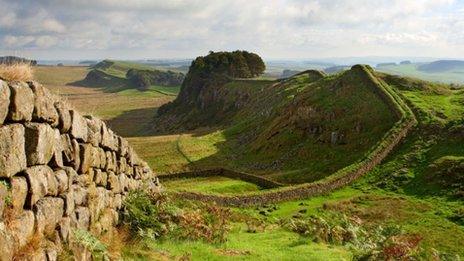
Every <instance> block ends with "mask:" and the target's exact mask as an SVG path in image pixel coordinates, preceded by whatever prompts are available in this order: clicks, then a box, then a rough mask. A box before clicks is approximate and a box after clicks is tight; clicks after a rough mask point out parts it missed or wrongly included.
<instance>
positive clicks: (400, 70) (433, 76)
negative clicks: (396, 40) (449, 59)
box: [376, 63, 464, 84]
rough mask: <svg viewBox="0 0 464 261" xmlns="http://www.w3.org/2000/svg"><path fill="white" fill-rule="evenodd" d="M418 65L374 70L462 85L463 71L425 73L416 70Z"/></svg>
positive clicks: (463, 79)
mask: <svg viewBox="0 0 464 261" xmlns="http://www.w3.org/2000/svg"><path fill="white" fill-rule="evenodd" d="M419 65H420V64H414V63H413V64H400V65H388V66H381V67H378V68H376V69H377V70H379V71H381V72H386V73H391V74H397V75H401V76H409V77H415V78H419V79H423V80H427V81H433V82H445V83H460V84H462V83H464V71H462V70H451V71H446V72H439V73H427V72H422V71H420V70H418V69H417V66H419Z"/></svg>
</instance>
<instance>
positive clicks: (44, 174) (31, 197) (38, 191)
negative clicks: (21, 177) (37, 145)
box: [25, 165, 53, 209]
mask: <svg viewBox="0 0 464 261" xmlns="http://www.w3.org/2000/svg"><path fill="white" fill-rule="evenodd" d="M50 174H51V175H53V170H52V169H50V167H48V166H45V165H40V166H33V167H30V168H27V169H26V171H25V176H26V179H27V180H28V183H29V191H28V196H27V199H26V207H27V208H28V209H31V208H32V207H33V206H34V205H35V204H36V203H37V201H39V200H40V199H41V198H43V197H45V196H46V195H47V194H48V177H49V176H50Z"/></svg>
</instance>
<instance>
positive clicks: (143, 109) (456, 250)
mask: <svg viewBox="0 0 464 261" xmlns="http://www.w3.org/2000/svg"><path fill="white" fill-rule="evenodd" d="M87 72H88V68H87V67H53V66H50V67H48V66H47V67H45V66H43V67H42V66H39V67H36V73H35V74H36V79H37V80H38V81H40V82H41V83H42V84H44V85H46V86H47V87H48V88H50V89H51V90H52V91H53V92H55V93H57V94H59V95H61V96H62V97H64V98H65V99H66V100H67V101H68V102H69V103H70V104H72V105H73V106H74V107H75V108H76V109H78V110H80V111H82V112H83V113H89V114H94V115H96V116H99V117H101V118H103V119H105V120H106V121H107V122H108V123H109V124H110V126H111V127H112V128H113V129H114V130H115V131H116V132H117V133H119V134H121V135H122V136H126V137H129V138H128V140H129V142H130V144H131V145H132V146H133V147H134V148H135V150H136V151H137V152H138V154H139V155H140V156H141V157H142V158H143V159H145V160H146V161H147V162H148V163H149V165H150V166H151V167H152V168H153V169H154V171H155V172H157V173H163V174H164V173H172V172H179V171H185V170H191V169H195V168H208V167H215V166H228V167H233V168H236V167H237V168H240V166H243V165H242V164H243V163H244V161H243V160H241V159H240V158H237V156H231V155H236V154H234V153H237V151H230V150H228V148H234V147H233V146H232V147H224V146H223V145H224V143H225V142H228V140H229V139H230V137H231V133H232V134H233V133H234V131H241V129H240V128H239V127H240V126H239V127H237V128H235V129H232V130H224V129H218V128H203V129H199V130H195V131H190V132H185V133H174V134H168V135H153V134H152V133H151V130H150V127H151V122H152V119H153V117H154V113H155V112H156V110H157V108H158V107H159V106H160V105H162V104H164V103H166V102H168V101H171V100H173V99H174V97H175V96H174V95H176V92H177V91H178V89H172V88H169V89H166V88H162V87H155V86H154V87H152V88H151V89H150V90H149V91H147V92H139V91H137V90H122V91H117V92H107V91H106V90H105V89H99V88H89V87H78V86H73V85H70V84H72V83H74V82H76V81H79V80H82V79H83V78H84V77H85V75H86V73H87ZM115 74H116V72H115ZM234 84H235V85H237V86H235V85H234V86H235V87H237V88H238V87H240V86H239V85H240V84H238V83H234ZM390 84H391V85H393V86H396V85H395V84H396V83H394V82H391V83H390ZM408 84H409V83H408ZM234 86H232V87H234ZM248 87H249V86H248ZM395 88H397V90H399V92H400V93H401V94H402V95H403V96H404V97H405V98H406V99H407V100H408V102H409V103H410V104H411V105H412V106H413V108H414V111H415V113H416V114H417V116H418V118H419V120H420V126H421V128H422V126H425V127H424V128H423V129H421V128H418V129H417V130H415V131H414V132H413V133H412V134H411V135H410V137H408V139H407V140H406V141H405V142H404V143H403V144H401V146H400V147H399V148H397V149H396V150H395V151H394V153H393V154H392V155H390V156H389V157H388V158H387V159H386V160H385V161H384V162H383V163H382V164H381V165H380V166H378V167H376V168H375V169H374V170H373V171H371V172H369V173H368V174H367V175H366V176H365V177H363V178H362V179H360V180H358V181H357V182H355V183H353V184H352V185H350V186H347V187H345V188H343V189H339V190H337V191H335V192H333V193H330V194H327V195H323V196H318V197H313V198H310V199H306V200H298V201H290V202H282V203H278V204H271V205H265V206H259V207H246V208H231V211H232V215H231V223H230V231H229V233H228V235H227V241H226V242H222V243H209V242H205V241H202V240H179V239H176V238H170V237H166V238H163V239H159V240H158V239H156V240H150V239H142V240H140V239H138V240H135V241H131V240H128V241H127V242H124V244H125V246H123V247H122V249H123V251H122V257H123V258H124V259H126V260H169V259H192V260H237V259H238V260H244V259H246V260H257V259H259V260H275V259H278V260H295V259H301V257H302V256H304V258H305V259H311V260H351V259H353V258H354V257H358V258H359V252H360V251H361V249H364V248H368V247H370V246H371V245H372V242H370V241H369V240H374V239H372V238H371V237H373V238H374V237H375V238H376V239H375V240H377V241H378V240H379V239H378V238H377V237H376V236H374V235H377V234H376V233H380V234H379V235H380V236H383V235H384V234H382V233H387V232H385V231H386V228H388V229H393V230H395V231H399V232H397V233H400V234H399V235H401V236H403V237H406V238H409V237H411V238H414V239H417V240H419V241H418V242H419V243H418V247H417V248H414V251H416V252H414V257H415V258H417V259H425V260H430V259H437V258H441V259H442V260H458V258H459V256H461V257H462V256H464V249H463V248H462V242H463V241H464V227H463V225H464V217H463V213H464V209H463V207H462V199H460V198H458V197H456V195H455V192H456V191H459V187H457V188H456V185H455V183H456V181H454V180H452V179H451V177H450V181H449V182H450V183H446V184H442V183H440V182H437V180H435V179H434V178H433V177H434V176H430V173H431V169H434V168H447V169H449V172H446V170H447V169H445V171H444V173H454V172H453V170H454V169H453V168H454V167H455V166H454V165H452V164H454V163H453V162H454V161H456V162H459V160H460V158H461V157H464V148H463V147H462V146H461V144H462V142H463V141H464V140H463V138H462V137H461V136H459V135H458V136H455V135H453V134H451V132H445V131H444V130H442V129H440V131H436V129H434V127H433V126H435V125H436V124H438V125H440V126H454V127H456V126H457V125H456V124H455V123H456V122H459V121H460V120H462V113H463V112H464V110H463V96H464V94H463V92H462V91H459V90H449V89H446V88H445V89H443V88H442V86H441V85H436V86H435V85H430V86H429V85H427V86H426V88H422V89H421V88H418V89H413V88H409V89H406V88H403V87H401V86H399V85H398V86H396V87H395ZM258 89H259V88H258ZM297 89H298V88H297ZM301 90H304V88H303V85H302V88H300V91H301ZM290 99H293V98H290ZM347 102H354V101H347ZM327 104H329V103H327ZM240 116H242V115H239V116H238V117H240ZM386 125H388V124H386ZM229 141H230V140H229ZM234 142H237V141H234ZM238 152H241V151H238ZM446 164H450V165H446ZM298 168H301V165H300V166H298ZM298 168H297V169H298ZM258 173H260V172H259V171H258ZM267 174H268V175H267V176H268V177H271V178H273V177H275V178H282V177H286V176H288V177H293V178H294V177H298V175H294V174H298V173H295V172H292V171H288V172H285V173H279V172H275V171H269V172H268V173H267ZM443 175H445V174H443ZM163 184H164V186H165V187H166V189H167V190H168V191H171V192H179V191H193V192H200V193H206V194H223V195H237V194H242V193H249V192H259V191H260V189H259V188H258V187H257V186H256V185H254V184H251V183H247V182H243V181H239V180H234V179H229V178H224V177H211V178H197V179H179V180H170V181H166V182H164V183H163ZM176 204H177V206H178V207H179V208H182V207H185V206H186V205H189V204H192V203H186V202H182V201H181V202H177V203H176ZM314 218H317V220H319V219H323V220H324V221H325V222H326V225H324V226H322V227H328V228H329V230H330V229H335V227H337V226H340V227H343V228H344V229H345V228H346V227H345V226H346V225H347V224H348V225H349V226H352V227H353V229H355V230H356V231H363V232H362V233H361V232H359V233H358V232H356V233H358V234H355V235H357V237H358V241H350V243H348V244H346V243H334V242H332V241H330V240H321V239H320V238H318V237H314V235H313V234H305V233H303V232H301V231H299V230H297V229H296V228H295V227H294V226H292V225H291V224H293V223H292V222H299V221H305V222H308V221H310V220H313V219H314ZM324 224H325V223H324ZM381 228H382V229H383V230H382V229H381ZM337 229H338V228H337ZM378 231H380V232H378ZM363 233H365V234H363ZM450 235H453V236H452V237H451V236H450ZM377 241H375V242H377ZM387 243H388V242H385V244H387ZM109 245H110V247H111V243H109Z"/></svg>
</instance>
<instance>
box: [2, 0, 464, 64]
mask: <svg viewBox="0 0 464 261" xmlns="http://www.w3.org/2000/svg"><path fill="white" fill-rule="evenodd" d="M0 5H1V6H4V9H5V10H4V11H3V13H4V14H6V15H3V16H1V17H0V35H9V36H10V38H9V39H7V40H5V38H6V37H4V39H3V41H2V44H0V51H1V50H8V49H14V48H25V49H27V48H30V49H41V50H44V51H45V52H46V51H47V50H48V52H49V53H53V50H54V49H56V48H59V49H60V50H63V51H64V52H65V51H66V50H68V51H69V52H70V53H72V52H74V53H75V52H76V51H79V50H81V51H85V52H93V51H95V52H100V53H101V54H102V55H105V54H107V53H108V52H110V53H111V54H112V55H116V56H120V57H122V58H152V57H165V56H168V55H172V54H175V55H176V56H178V57H181V56H184V57H186V56H188V57H193V56H196V55H200V54H204V53H205V52H207V51H208V50H223V49H226V50H231V49H250V50H251V51H256V52H259V53H260V54H263V55H264V56H266V57H299V58H302V57H317V56H322V55H326V56H354V55H361V54H362V55H382V54H390V53H393V54H398V55H424V56H426V55H427V56H428V55H437V56H447V55H458V56H461V57H464V53H460V52H462V51H464V47H463V45H464V40H463V39H464V18H463V16H462V10H464V5H463V3H459V2H458V1H453V0H414V1H403V0H253V1H250V0H222V1H206V0H192V1H187V0H174V1H159V0H134V1H127V0H68V1H60V0H43V1H34V0H22V1H13V0H0ZM459 10H461V11H459ZM20 18H21V19H20ZM31 38H32V40H31ZM26 40H27V41H26ZM24 42H27V43H26V44H24ZM15 44H16V46H15ZM426 48H428V49H429V51H428V52H427V53H423V54H422V53H419V52H423V50H426ZM451 48H453V49H451ZM85 52H84V53H85ZM41 53H44V52H41ZM81 53H82V52H81ZM100 58H102V57H100Z"/></svg>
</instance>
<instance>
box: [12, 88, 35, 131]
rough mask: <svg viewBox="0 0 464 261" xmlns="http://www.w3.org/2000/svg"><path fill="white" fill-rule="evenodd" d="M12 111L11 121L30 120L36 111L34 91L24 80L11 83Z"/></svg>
mask: <svg viewBox="0 0 464 261" xmlns="http://www.w3.org/2000/svg"><path fill="white" fill-rule="evenodd" d="M10 91H11V97H10V111H9V113H8V117H7V118H8V119H9V120H11V121H21V122H24V121H30V120H31V119H32V112H33V111H34V93H33V92H32V90H31V88H29V85H27V84H26V83H24V82H13V83H11V84H10Z"/></svg>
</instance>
